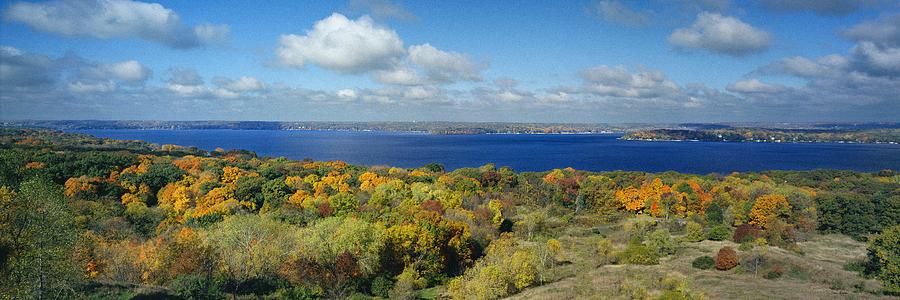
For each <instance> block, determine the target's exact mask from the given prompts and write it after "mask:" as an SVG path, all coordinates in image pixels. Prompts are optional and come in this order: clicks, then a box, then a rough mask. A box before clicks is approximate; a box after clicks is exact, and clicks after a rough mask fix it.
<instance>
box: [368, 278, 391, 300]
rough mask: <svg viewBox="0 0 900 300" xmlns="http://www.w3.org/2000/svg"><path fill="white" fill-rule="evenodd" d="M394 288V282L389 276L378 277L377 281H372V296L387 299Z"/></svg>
mask: <svg viewBox="0 0 900 300" xmlns="http://www.w3.org/2000/svg"><path fill="white" fill-rule="evenodd" d="M393 286H394V282H393V281H391V280H390V279H389V278H387V276H383V275H382V276H378V277H375V279H372V289H371V290H372V295H375V296H378V297H382V298H387V297H388V293H390V292H391V287H393Z"/></svg>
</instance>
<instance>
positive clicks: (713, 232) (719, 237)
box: [708, 225, 731, 241]
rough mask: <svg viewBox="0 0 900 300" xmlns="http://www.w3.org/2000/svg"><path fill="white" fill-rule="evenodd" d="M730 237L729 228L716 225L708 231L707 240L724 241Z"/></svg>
mask: <svg viewBox="0 0 900 300" xmlns="http://www.w3.org/2000/svg"><path fill="white" fill-rule="evenodd" d="M729 236H731V228H730V227H728V226H724V225H718V226H715V227H713V228H712V229H710V230H709V235H708V237H709V239H710V240H713V241H724V240H726V239H728V237H729Z"/></svg>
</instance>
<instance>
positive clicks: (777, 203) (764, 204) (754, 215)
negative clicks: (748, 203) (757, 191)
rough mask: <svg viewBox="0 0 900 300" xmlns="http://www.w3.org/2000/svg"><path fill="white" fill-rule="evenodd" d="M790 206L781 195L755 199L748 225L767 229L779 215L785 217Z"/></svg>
mask: <svg viewBox="0 0 900 300" xmlns="http://www.w3.org/2000/svg"><path fill="white" fill-rule="evenodd" d="M790 211H791V205H790V204H789V203H788V201H787V198H785V197H784V196H782V195H777V194H770V195H765V196H761V197H759V198H757V199H756V203H755V204H753V208H752V209H750V224H753V225H757V226H761V227H763V228H768V226H769V224H770V222H771V221H772V220H774V219H775V218H778V217H779V216H781V215H787V214H788V213H789V212H790Z"/></svg>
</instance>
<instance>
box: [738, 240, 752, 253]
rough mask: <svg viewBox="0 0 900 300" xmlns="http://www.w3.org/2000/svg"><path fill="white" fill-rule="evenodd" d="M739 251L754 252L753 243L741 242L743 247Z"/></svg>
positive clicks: (739, 247)
mask: <svg viewBox="0 0 900 300" xmlns="http://www.w3.org/2000/svg"><path fill="white" fill-rule="evenodd" d="M738 250H741V251H750V250H753V243H752V242H749V241H744V242H741V245H740V246H738Z"/></svg>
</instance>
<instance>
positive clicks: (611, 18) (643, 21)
mask: <svg viewBox="0 0 900 300" xmlns="http://www.w3.org/2000/svg"><path fill="white" fill-rule="evenodd" d="M595 9H596V11H597V14H598V15H599V16H600V18H601V19H603V20H604V21H607V22H612V23H618V24H623V25H629V26H643V25H647V24H649V23H650V17H649V16H648V15H647V14H646V13H643V12H638V11H635V10H633V9H631V8H629V7H628V6H626V5H624V4H622V2H619V1H616V0H603V1H600V2H597V4H596V6H595Z"/></svg>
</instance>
